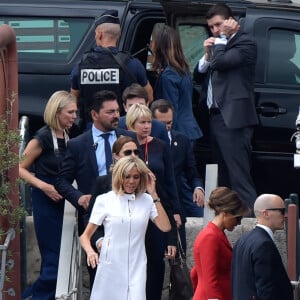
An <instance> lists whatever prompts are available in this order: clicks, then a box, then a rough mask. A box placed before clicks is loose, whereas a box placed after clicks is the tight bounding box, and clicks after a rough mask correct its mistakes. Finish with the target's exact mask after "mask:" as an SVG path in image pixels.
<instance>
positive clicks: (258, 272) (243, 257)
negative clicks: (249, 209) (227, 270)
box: [232, 194, 293, 300]
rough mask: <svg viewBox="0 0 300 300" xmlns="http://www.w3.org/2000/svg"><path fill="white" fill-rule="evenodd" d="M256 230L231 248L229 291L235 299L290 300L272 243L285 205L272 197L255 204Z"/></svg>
mask: <svg viewBox="0 0 300 300" xmlns="http://www.w3.org/2000/svg"><path fill="white" fill-rule="evenodd" d="M254 213H255V216H256V219H257V225H256V227H255V228H254V229H253V230H252V231H250V232H249V233H247V234H245V235H244V236H242V237H241V238H240V239H239V240H238V241H237V242H236V244H235V246H234V248H233V260H232V292H233V299H234V300H241V299H253V300H254V299H255V300H292V299H293V289H292V286H291V283H290V280H289V278H288V275H287V273H286V270H285V267H284V265H283V262H282V259H281V256H280V254H279V251H278V249H277V247H276V245H275V243H274V236H273V235H274V232H275V231H276V230H282V229H283V228H284V218H285V204H284V202H283V200H282V199H281V198H280V197H279V196H277V195H273V194H263V195H261V196H259V197H258V198H257V199H256V201H255V203H254Z"/></svg>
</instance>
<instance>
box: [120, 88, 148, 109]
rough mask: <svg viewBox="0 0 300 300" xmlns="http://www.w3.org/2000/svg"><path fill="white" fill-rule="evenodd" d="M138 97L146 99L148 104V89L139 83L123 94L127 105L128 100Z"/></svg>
mask: <svg viewBox="0 0 300 300" xmlns="http://www.w3.org/2000/svg"><path fill="white" fill-rule="evenodd" d="M136 97H138V98H144V99H145V101H146V103H148V100H149V99H148V94H147V91H146V89H145V88H144V87H142V86H141V85H140V84H138V83H133V84H132V85H130V86H128V87H127V88H126V89H125V90H124V92H123V94H122V99H123V103H124V104H125V105H126V103H127V100H128V99H132V98H136Z"/></svg>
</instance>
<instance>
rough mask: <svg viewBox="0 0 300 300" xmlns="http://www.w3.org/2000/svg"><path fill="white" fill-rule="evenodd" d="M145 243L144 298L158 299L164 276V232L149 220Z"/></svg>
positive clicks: (165, 241) (165, 239)
mask: <svg viewBox="0 0 300 300" xmlns="http://www.w3.org/2000/svg"><path fill="white" fill-rule="evenodd" d="M145 245H146V254H147V281H146V299H147V300H160V299H161V294H162V289H163V283H164V276H165V262H164V256H165V251H166V248H167V235H166V233H164V232H162V231H160V230H159V229H158V228H157V227H156V226H155V225H154V223H152V222H149V224H148V228H147V232H146V238H145Z"/></svg>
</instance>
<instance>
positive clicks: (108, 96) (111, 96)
mask: <svg viewBox="0 0 300 300" xmlns="http://www.w3.org/2000/svg"><path fill="white" fill-rule="evenodd" d="M106 101H117V102H118V100H117V95H116V94H115V92H113V91H108V90H103V91H98V92H96V93H94V94H93V96H92V106H91V109H92V110H94V111H97V112H98V111H99V110H100V109H101V108H102V106H103V103H104V102H106Z"/></svg>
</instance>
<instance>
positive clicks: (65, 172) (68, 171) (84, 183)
mask: <svg viewBox="0 0 300 300" xmlns="http://www.w3.org/2000/svg"><path fill="white" fill-rule="evenodd" d="M115 131H116V136H117V137H119V136H121V135H129V136H131V137H133V138H136V135H135V133H133V132H130V131H127V130H123V129H120V128H117V129H116V130H115ZM103 151H104V149H103ZM97 177H98V169H97V159H96V152H95V147H94V141H93V136H92V129H89V130H87V131H86V132H84V133H83V134H81V135H79V136H77V137H76V138H73V139H70V140H69V142H68V145H67V151H66V154H65V157H64V159H63V161H62V164H61V168H60V171H59V175H58V178H57V180H56V183H55V188H56V189H57V191H58V192H59V193H60V194H61V195H63V197H64V198H66V199H67V200H68V201H70V202H71V203H72V205H74V206H75V207H76V208H77V209H78V230H79V234H81V233H82V232H83V230H84V223H83V215H84V214H85V210H84V209H83V207H82V206H79V205H78V200H79V198H80V197H81V196H82V195H87V194H91V190H92V187H93V186H94V184H95V181H96V178H97ZM74 180H76V183H77V187H78V188H77V189H76V188H75V187H74V186H73V185H72V183H73V181H74Z"/></svg>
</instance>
